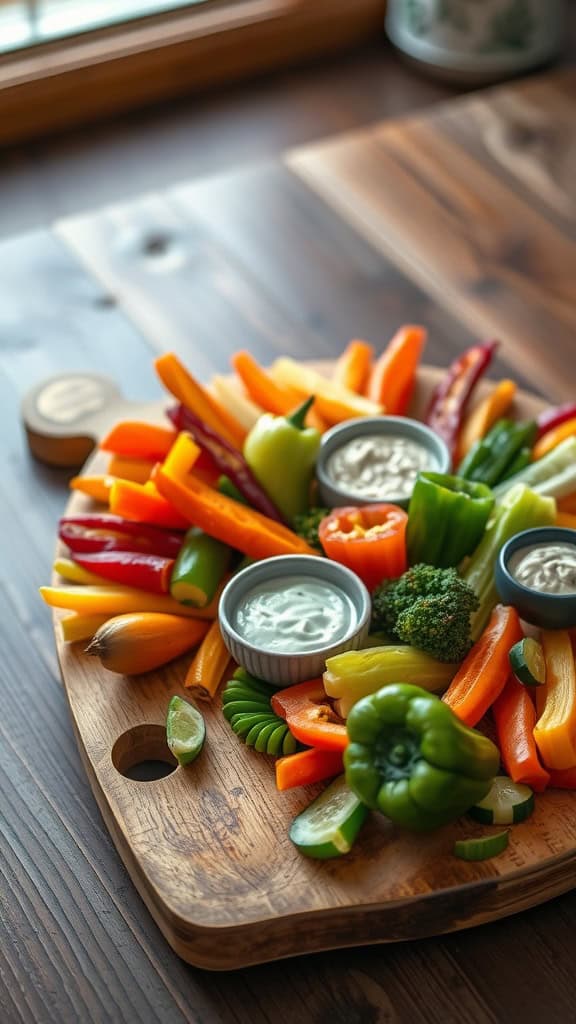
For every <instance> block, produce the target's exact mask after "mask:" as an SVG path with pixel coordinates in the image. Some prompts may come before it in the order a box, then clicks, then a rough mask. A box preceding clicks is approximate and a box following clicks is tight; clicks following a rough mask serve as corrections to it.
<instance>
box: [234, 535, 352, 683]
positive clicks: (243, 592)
mask: <svg viewBox="0 0 576 1024" xmlns="http://www.w3.org/2000/svg"><path fill="white" fill-rule="evenodd" d="M289 578H291V579H292V580H294V578H297V579H298V580H299V581H301V582H302V583H305V582H306V581H308V580H309V581H311V582H312V581H313V582H317V583H321V584H322V583H323V584H327V585H330V586H332V587H334V588H335V589H336V590H338V591H341V592H342V595H343V596H344V598H345V599H346V602H347V604H348V607H349V611H350V622H349V624H348V627H347V629H346V632H345V633H344V634H343V635H342V636H341V637H340V638H339V639H338V640H337V642H335V643H332V644H330V645H328V646H325V647H318V648H315V649H313V650H307V651H304V652H302V653H300V654H299V653H298V652H297V651H296V652H290V653H286V652H284V653H282V652H280V651H273V650H270V649H268V648H266V647H258V646H256V645H254V644H252V643H249V642H248V641H247V640H245V639H244V637H243V636H242V635H241V633H240V632H239V631H238V628H237V616H238V611H239V609H240V608H241V606H242V603H243V601H244V599H245V598H246V596H247V595H248V594H249V592H250V591H252V590H253V589H254V588H256V587H258V586H259V585H261V584H266V583H276V584H277V586H278V590H280V591H281V590H282V581H283V580H288V579H289ZM370 616H371V602H370V594H369V593H368V590H367V588H366V587H365V586H364V584H363V583H362V581H361V580H360V579H359V578H358V577H357V576H356V574H355V573H353V572H351V570H350V569H347V568H345V566H343V565H339V563H338V562H332V561H329V560H328V559H327V558H321V557H318V558H316V557H315V556H314V555H278V556H277V557H276V558H267V559H265V560H264V561H262V562H255V563H254V565H249V566H248V567H247V568H246V569H243V570H242V571H241V572H239V573H238V574H237V575H236V576H233V577H232V579H231V580H230V581H229V583H227V585H226V587H225V588H224V590H223V592H222V596H221V598H220V605H219V610H218V617H219V622H220V629H221V631H222V638H223V640H224V643H225V644H226V647H227V648H228V650H229V651H230V654H231V655H232V657H233V658H234V660H235V661H237V662H238V664H239V665H241V666H242V668H245V669H246V671H247V672H250V673H251V675H253V676H256V677H257V678H258V679H264V680H266V681H267V682H269V683H273V684H274V685H275V686H291V685H292V684H293V683H301V682H303V680H305V679H314V678H316V677H317V676H320V675H322V673H323V672H324V669H325V662H326V659H327V658H330V657H331V656H332V655H334V654H341V653H342V652H343V651H350V650H358V649H359V648H361V647H362V645H363V644H364V643H365V641H366V638H367V636H368V630H369V626H370Z"/></svg>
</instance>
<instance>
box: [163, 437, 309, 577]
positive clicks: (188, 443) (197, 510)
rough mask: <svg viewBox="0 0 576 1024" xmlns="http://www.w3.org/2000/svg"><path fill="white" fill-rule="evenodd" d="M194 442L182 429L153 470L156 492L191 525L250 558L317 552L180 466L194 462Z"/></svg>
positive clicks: (287, 530)
mask: <svg viewBox="0 0 576 1024" xmlns="http://www.w3.org/2000/svg"><path fill="white" fill-rule="evenodd" d="M197 452H198V446H197V445H196V444H195V443H194V441H193V440H192V438H191V436H190V434H186V433H185V432H184V431H182V432H181V433H180V435H179V437H178V441H177V442H176V444H175V445H174V448H173V450H172V452H171V454H170V456H169V458H168V460H167V461H166V462H165V463H164V465H163V466H158V467H157V468H156V472H155V476H154V479H155V482H156V486H157V487H158V490H159V491H160V494H162V495H163V496H164V497H165V498H166V499H167V500H168V501H169V502H170V504H171V505H173V506H174V508H175V509H177V511H178V512H179V513H180V514H181V515H182V516H183V517H184V518H185V519H186V520H187V521H188V522H189V523H191V524H192V525H194V526H199V527H200V528H201V529H202V530H204V531H205V532H206V533H208V534H210V536H211V537H216V539H217V540H221V541H223V543H224V544H229V545H230V547H233V548H236V549H237V550H238V551H242V552H244V554H246V555H249V556H250V557H251V558H269V557H271V556H273V555H316V556H317V555H318V552H317V551H315V550H314V549H313V548H311V547H310V546H309V545H308V544H307V543H306V542H305V541H304V540H302V539H301V538H300V537H298V536H297V535H296V534H295V533H293V532H292V530H289V529H288V527H286V526H283V525H282V524H281V523H276V522H274V521H273V520H272V519H269V518H268V517H267V516H264V515H262V513H261V512H256V511H255V509H251V508H248V507H247V506H244V505H240V504H239V502H237V501H234V500H233V499H232V498H228V497H226V495H225V494H220V493H219V492H218V491H214V490H212V489H211V488H210V487H207V486H206V484H204V483H202V481H201V480H198V479H196V478H195V477H194V474H192V473H188V474H187V475H184V473H183V472H182V467H184V466H186V465H191V464H193V463H194V459H195V457H196V454H197Z"/></svg>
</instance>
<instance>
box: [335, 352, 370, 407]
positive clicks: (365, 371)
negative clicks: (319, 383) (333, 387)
mask: <svg viewBox="0 0 576 1024" xmlns="http://www.w3.org/2000/svg"><path fill="white" fill-rule="evenodd" d="M373 358H374V346H373V345H369V344H368V342H367V341H360V340H359V339H358V338H356V339H354V341H349V342H348V344H347V346H346V348H345V349H344V351H343V353H342V355H341V356H340V357H339V359H337V361H336V366H335V367H334V375H333V378H332V379H333V381H334V383H335V384H340V385H341V386H342V387H343V388H349V389H350V391H356V392H357V394H359V395H361V394H363V393H364V387H365V385H366V382H367V380H368V377H369V375H370V369H371V365H372V359H373Z"/></svg>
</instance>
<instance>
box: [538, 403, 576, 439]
mask: <svg viewBox="0 0 576 1024" xmlns="http://www.w3.org/2000/svg"><path fill="white" fill-rule="evenodd" d="M573 419H576V402H567V403H566V404H565V405H554V406H550V408H549V409H544V412H541V413H540V415H539V416H537V417H536V424H537V426H538V434H537V435H536V440H538V438H540V437H542V435H543V434H547V433H548V431H549V430H554V429H555V428H556V427H561V426H562V424H563V423H566V422H567V421H568V420H573Z"/></svg>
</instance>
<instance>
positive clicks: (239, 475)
mask: <svg viewBox="0 0 576 1024" xmlns="http://www.w3.org/2000/svg"><path fill="white" fill-rule="evenodd" d="M168 416H169V417H170V419H171V420H172V422H173V424H174V425H175V426H176V427H178V429H179V430H187V431H188V433H190V434H192V437H193V438H194V440H195V442H196V444H197V445H198V447H199V448H201V449H202V451H203V452H206V453H207V454H208V455H210V457H211V458H212V460H213V461H214V462H215V463H216V465H217V466H218V468H219V470H220V472H221V473H223V474H224V475H225V476H227V477H229V479H230V480H231V481H232V483H233V484H234V485H235V486H236V487H237V488H238V490H239V491H240V494H242V496H243V497H244V498H245V499H246V501H247V502H248V504H249V505H251V506H252V508H255V509H257V510H258V512H262V515H265V516H268V518H269V519H274V520H275V521H276V522H277V523H286V520H285V519H284V517H283V515H282V513H281V512H280V511H279V509H278V508H277V507H276V505H275V504H274V502H273V501H272V500H271V498H269V497H268V495H267V494H266V491H264V490H263V488H262V487H261V486H260V484H259V483H258V481H257V479H256V477H255V476H254V474H253V472H252V470H251V469H250V466H249V465H248V463H247V462H246V459H245V458H244V456H243V455H242V453H241V452H239V451H238V449H237V448H234V446H233V445H231V444H230V442H229V441H227V440H226V439H225V438H224V437H221V436H220V434H218V433H217V432H216V431H215V430H213V429H212V427H209V426H208V424H207V423H203V422H202V420H201V419H199V418H198V416H195V415H194V413H193V412H190V410H189V409H186V408H185V407H184V406H183V405H178V406H176V408H175V409H169V410H168Z"/></svg>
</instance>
